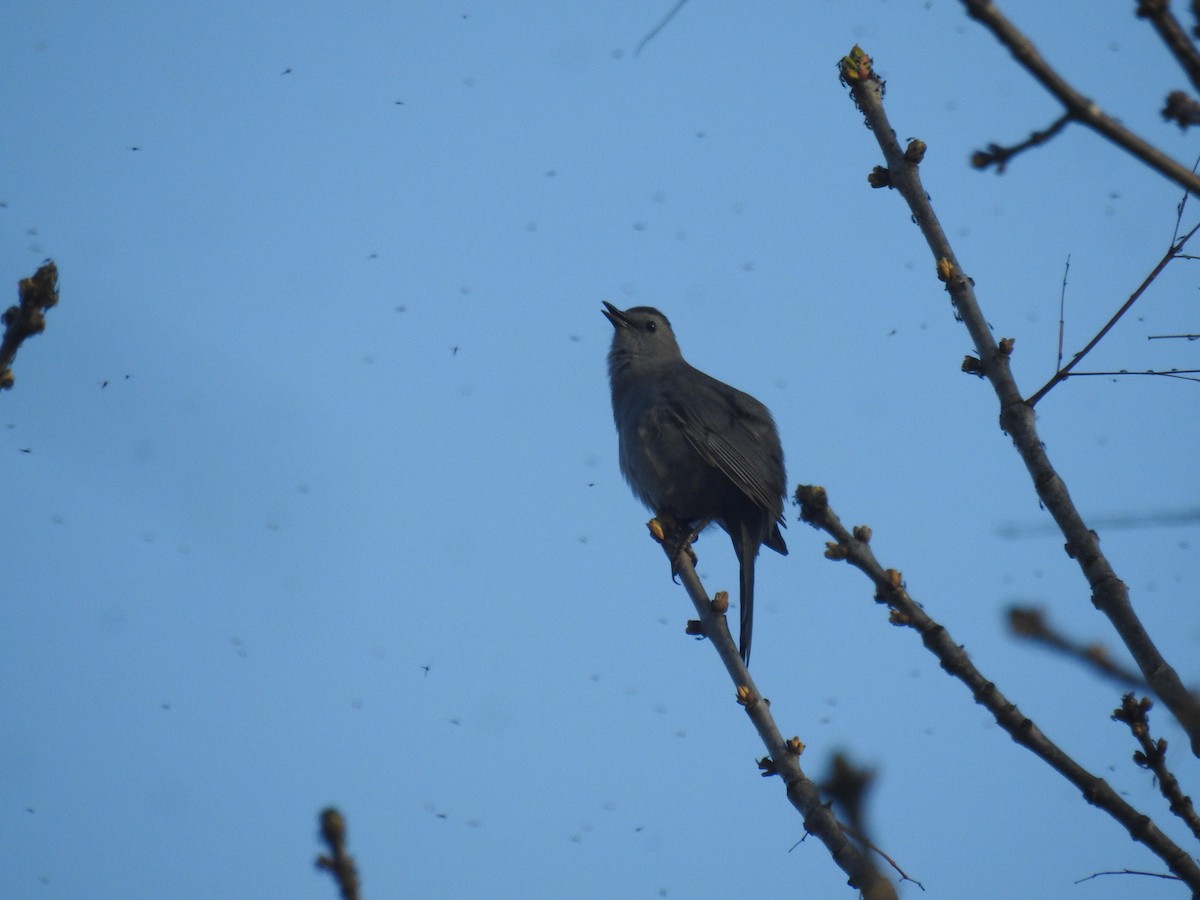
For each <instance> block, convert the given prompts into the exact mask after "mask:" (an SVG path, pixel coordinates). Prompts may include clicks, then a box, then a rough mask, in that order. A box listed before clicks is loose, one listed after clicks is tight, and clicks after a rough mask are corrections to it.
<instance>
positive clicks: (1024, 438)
mask: <svg viewBox="0 0 1200 900" xmlns="http://www.w3.org/2000/svg"><path fill="white" fill-rule="evenodd" d="M841 75H842V80H843V81H844V82H845V83H847V84H848V85H850V88H851V96H852V98H853V99H854V101H855V104H856V105H857V106H858V108H859V109H860V110H862V112H863V115H864V116H865V118H866V121H867V125H868V127H869V128H870V130H871V133H872V134H873V135H874V136H875V139H876V140H877V141H878V142H879V146H880V148H881V149H882V151H883V155H884V159H885V160H886V162H887V168H886V169H885V170H883V173H884V176H883V181H884V183H886V184H888V185H890V186H891V187H894V188H895V189H896V190H897V191H899V193H900V194H901V196H903V198H904V199H905V201H906V202H907V203H908V207H909V209H910V210H911V212H912V216H913V221H915V222H916V223H917V225H918V226H919V227H920V229H921V232H922V234H923V235H924V237H925V240H926V242H927V243H928V245H929V249H930V250H931V251H932V252H933V257H934V259H935V260H936V267H937V272H938V277H939V278H940V279H941V280H942V281H943V282H945V284H946V287H947V290H948V291H949V293H950V298H951V302H952V303H953V304H954V308H955V310H956V312H957V314H958V316H959V317H960V318H961V319H962V321H963V324H964V325H965V326H966V328H967V331H968V332H969V333H970V335H971V338H972V340H973V341H974V343H975V347H976V350H977V352H978V354H979V359H978V361H977V362H978V366H979V367H980V373H981V374H982V375H984V376H985V377H987V379H988V380H989V382H990V383H991V385H992V389H993V390H994V391H995V393H996V398H997V400H998V401H999V405H1000V427H1001V429H1002V430H1003V431H1004V432H1005V433H1006V434H1007V435H1008V436H1009V437H1010V438H1011V439H1012V441H1013V444H1014V445H1015V446H1016V449H1017V452H1018V453H1019V454H1020V455H1021V458H1022V459H1023V460H1024V462H1025V467H1026V468H1027V469H1028V470H1029V474H1030V477H1031V478H1032V480H1033V485H1034V489H1035V490H1036V491H1037V495H1038V498H1039V499H1040V500H1041V501H1042V503H1043V504H1044V506H1045V507H1046V509H1047V510H1048V511H1049V513H1050V515H1051V516H1053V518H1054V521H1055V522H1056V523H1057V524H1058V527H1059V529H1060V530H1061V531H1062V533H1063V536H1064V537H1065V538H1066V551H1067V555H1068V556H1070V557H1071V558H1072V559H1074V560H1076V561H1077V562H1078V564H1079V567H1080V570H1081V571H1082V572H1083V575H1084V577H1085V578H1086V579H1087V582H1088V585H1089V586H1090V588H1091V591H1092V603H1093V604H1094V605H1095V606H1096V608H1097V609H1099V610H1100V611H1101V612H1103V613H1104V614H1105V615H1106V616H1108V618H1109V621H1110V622H1112V624H1113V627H1114V628H1115V629H1116V630H1117V633H1118V634H1119V635H1120V636H1121V640H1122V641H1124V642H1125V646H1126V647H1127V648H1128V649H1129V652H1130V655H1131V656H1132V657H1133V658H1134V660H1135V661H1136V662H1137V664H1138V668H1139V669H1141V672H1142V675H1144V676H1145V678H1146V681H1147V683H1148V684H1149V685H1150V686H1151V688H1152V689H1153V690H1154V693H1156V694H1157V695H1158V696H1159V698H1160V699H1161V700H1162V702H1163V703H1164V704H1165V705H1166V706H1167V708H1168V709H1170V710H1171V713H1172V714H1173V715H1174V716H1175V718H1176V719H1177V720H1178V722H1179V724H1180V726H1181V727H1182V728H1183V729H1184V730H1185V731H1186V732H1187V734H1188V737H1189V738H1190V740H1191V745H1192V752H1193V753H1195V754H1196V755H1197V756H1200V698H1197V697H1196V695H1194V694H1193V693H1191V692H1190V691H1189V690H1188V689H1187V688H1186V687H1184V685H1183V682H1182V681H1181V680H1180V678H1179V675H1178V673H1177V672H1176V671H1175V669H1173V668H1172V667H1171V666H1170V665H1169V664H1168V663H1167V661H1166V660H1165V659H1164V658H1163V656H1162V654H1161V653H1160V652H1159V650H1158V647H1157V646H1156V645H1155V643H1154V641H1153V640H1152V639H1151V638H1150V635H1149V634H1148V633H1147V632H1146V629H1145V628H1144V627H1143V626H1142V623H1141V620H1140V619H1139V618H1138V616H1137V613H1136V612H1135V611H1134V609H1133V605H1132V604H1131V603H1130V600H1129V588H1128V587H1127V586H1126V584H1125V583H1124V582H1123V581H1121V579H1120V578H1118V577H1117V574H1116V572H1115V571H1114V570H1113V567H1112V565H1111V564H1110V563H1109V561H1108V558H1107V557H1106V556H1105V555H1104V553H1103V552H1102V551H1101V550H1100V539H1099V536H1098V535H1097V534H1096V533H1095V532H1094V531H1092V530H1091V529H1090V528H1089V527H1088V526H1087V524H1086V523H1085V522H1084V520H1083V517H1082V516H1081V515H1080V513H1079V510H1078V509H1077V508H1076V507H1075V503H1074V501H1072V500H1071V497H1070V495H1069V494H1068V493H1067V487H1066V484H1065V483H1064V482H1063V480H1062V478H1061V477H1059V475H1058V473H1057V472H1056V471H1055V469H1054V466H1053V465H1052V464H1051V462H1050V457H1049V456H1048V455H1047V453H1046V449H1045V447H1044V445H1043V444H1042V441H1041V438H1040V437H1039V435H1038V431H1037V422H1036V418H1035V416H1034V412H1033V407H1032V406H1030V405H1029V404H1028V403H1026V402H1025V401H1024V400H1023V399H1022V398H1021V392H1020V390H1019V389H1018V387H1017V384H1016V381H1015V380H1014V378H1013V375H1012V370H1011V367H1010V365H1009V354H1011V352H1012V341H1011V340H1010V339H1005V340H1004V341H1001V342H1000V344H999V345H998V344H997V343H996V341H995V339H994V338H993V337H992V333H991V329H990V327H989V326H988V322H987V319H986V317H985V316H984V315H983V312H982V310H981V309H980V307H979V304H978V302H977V300H976V298H975V289H974V285H973V284H972V282H971V279H970V278H969V277H967V275H966V274H965V273H964V272H963V270H962V267H961V266H960V265H959V264H958V260H957V258H956V256H955V254H954V250H953V248H952V247H951V246H950V241H949V239H948V238H947V237H946V234H945V232H944V231H943V229H942V227H941V224H940V223H939V222H938V219H937V215H936V214H935V213H934V210H933V205H932V203H931V202H930V200H929V196H928V194H927V193H926V191H925V188H924V186H923V185H922V184H921V178H920V174H919V172H918V164H919V163H918V162H917V161H916V160H915V159H913V158H910V157H908V156H906V154H905V151H904V150H902V149H901V148H900V144H899V142H898V141H897V140H896V136H895V133H894V132H893V131H892V127H891V125H890V124H889V122H888V119H887V115H886V114H885V113H884V110H883V92H882V88H881V83H880V80H879V77H878V76H877V75H876V74H875V73H874V71H872V67H871V60H870V57H868V56H867V55H866V54H865V53H864V52H863V51H862V50H861V48H859V47H855V48H854V49H853V50H852V51H851V52H850V54H849V55H847V56H846V57H845V58H844V59H843V60H842V67H841ZM911 147H912V145H911V144H910V149H911ZM912 156H913V157H916V156H918V155H917V154H912ZM879 171H880V170H879V169H878V168H877V169H876V172H875V177H876V179H877V180H878V179H879V178H880V176H879V174H878V173H879ZM1190 175H1191V173H1189V176H1190ZM1198 886H1200V885H1198Z"/></svg>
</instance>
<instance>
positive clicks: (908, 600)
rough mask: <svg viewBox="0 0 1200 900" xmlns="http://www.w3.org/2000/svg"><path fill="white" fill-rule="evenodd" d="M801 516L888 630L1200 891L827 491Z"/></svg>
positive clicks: (803, 505)
mask: <svg viewBox="0 0 1200 900" xmlns="http://www.w3.org/2000/svg"><path fill="white" fill-rule="evenodd" d="M796 502H798V503H799V504H800V518H801V520H802V521H805V522H808V523H809V524H810V525H812V526H813V527H814V528H819V529H821V530H822V531H824V532H826V533H827V534H828V535H830V536H831V537H832V538H833V541H832V542H830V543H828V544H826V545H825V547H826V550H825V556H826V558H828V559H833V560H845V561H846V562H847V563H849V564H850V565H852V566H854V568H856V569H858V570H859V571H861V572H862V573H863V574H865V575H866V576H867V577H868V578H870V579H871V581H872V582H873V583H874V585H875V600H876V602H878V603H884V604H887V606H888V607H889V609H890V610H891V615H890V617H889V621H890V622H891V623H892V624H893V625H899V626H904V627H907V628H911V629H912V630H913V631H915V632H916V633H917V634H919V635H920V636H921V641H922V642H923V643H924V644H925V647H926V648H927V649H928V650H929V651H930V652H931V653H933V655H934V656H936V657H937V659H938V662H939V663H940V665H941V667H942V669H944V670H945V671H946V672H947V673H949V674H950V675H951V676H953V677H954V678H957V679H958V680H959V681H961V682H962V683H963V684H964V685H966V686H967V688H969V689H970V691H971V696H972V697H973V698H974V700H975V702H976V703H978V704H979V705H980V706H982V707H984V708H985V709H986V710H987V711H988V712H990V713H991V714H992V717H993V718H994V719H995V720H996V724H997V725H999V726H1000V727H1001V728H1003V729H1004V730H1005V731H1006V732H1008V734H1009V736H1010V737H1011V738H1012V739H1013V740H1014V741H1015V742H1016V743H1018V744H1020V745H1021V746H1022V747H1025V748H1026V749H1027V750H1029V751H1030V752H1032V753H1033V754H1035V755H1036V756H1037V757H1038V758H1040V759H1041V760H1043V761H1044V762H1046V763H1047V764H1048V765H1049V766H1050V767H1051V768H1053V769H1054V770H1055V771H1056V772H1058V773H1059V774H1060V775H1062V776H1063V777H1064V778H1066V779H1067V780H1068V781H1069V782H1071V784H1073V785H1075V787H1077V788H1078V789H1079V791H1080V792H1081V793H1082V794H1083V797H1084V799H1085V800H1086V801H1087V802H1088V803H1090V804H1092V805H1093V806H1096V807H1098V808H1100V809H1102V810H1104V811H1105V812H1107V813H1108V814H1109V815H1110V816H1112V817H1113V818H1114V819H1116V820H1117V821H1118V822H1119V823H1120V824H1121V825H1123V826H1124V827H1125V829H1126V830H1127V831H1128V832H1129V836H1130V837H1132V838H1133V839H1134V840H1135V841H1138V842H1140V843H1142V844H1144V845H1145V846H1146V847H1148V848H1149V849H1150V851H1151V852H1153V853H1154V855H1155V856H1157V857H1158V858H1159V859H1161V860H1162V861H1163V862H1164V863H1165V864H1166V865H1167V867H1168V868H1169V869H1170V870H1171V871H1172V872H1174V873H1176V874H1177V875H1178V876H1179V877H1180V878H1181V879H1182V880H1183V881H1185V882H1187V884H1188V885H1189V886H1190V887H1191V888H1192V890H1193V891H1200V865H1197V863H1196V861H1195V860H1194V859H1192V858H1191V856H1189V855H1188V854H1187V853H1186V852H1185V851H1184V850H1183V849H1182V848H1180V847H1179V846H1178V845H1177V844H1175V843H1174V842H1173V841H1172V840H1171V839H1170V838H1169V837H1167V835H1165V834H1164V833H1163V832H1162V831H1161V830H1159V828H1158V826H1157V825H1155V824H1154V822H1153V821H1152V820H1151V819H1150V818H1149V817H1148V816H1146V815H1144V814H1142V813H1141V812H1139V811H1138V810H1136V809H1134V808H1133V807H1132V806H1131V805H1130V804H1129V803H1127V802H1126V801H1125V800H1124V799H1122V797H1121V796H1120V795H1119V794H1118V793H1117V792H1116V791H1114V790H1113V788H1112V786H1111V785H1109V784H1108V782H1106V781H1105V780H1104V779H1103V778H1101V777H1099V776H1098V775H1093V774H1092V773H1091V772H1089V771H1088V770H1087V769H1085V768H1084V767H1083V766H1081V765H1080V764H1079V763H1077V762H1076V761H1075V760H1074V759H1073V758H1072V757H1070V756H1068V755H1067V754H1066V752H1064V751H1063V750H1062V748H1061V747H1059V746H1058V745H1057V744H1055V743H1054V742H1053V741H1051V740H1050V738H1048V737H1047V736H1046V735H1045V734H1044V733H1043V732H1042V730H1041V729H1040V728H1038V726H1037V725H1036V724H1035V723H1034V722H1033V720H1032V719H1030V718H1028V717H1027V716H1026V715H1025V714H1024V713H1022V712H1021V711H1020V710H1019V709H1018V708H1017V706H1016V704H1015V703H1013V702H1012V701H1011V700H1009V699H1008V698H1007V697H1005V696H1004V694H1003V693H1001V691H1000V689H999V688H998V687H997V686H996V684H995V683H994V682H992V681H991V680H989V679H988V678H986V677H985V676H984V675H983V673H982V672H980V671H979V670H978V669H977V668H976V667H975V664H974V663H973V662H972V661H971V658H970V657H969V656H968V655H967V651H966V650H965V649H963V647H962V645H961V644H959V642H958V641H956V640H955V639H954V637H953V636H952V635H951V634H950V632H949V631H948V630H947V629H946V628H945V626H943V625H942V624H941V623H939V622H936V621H935V620H934V619H933V618H932V617H931V616H930V615H929V614H928V613H927V612H926V611H925V609H924V607H922V605H921V604H919V603H917V602H916V601H915V600H914V599H913V598H912V597H911V596H910V595H909V593H908V588H907V586H906V585H905V583H904V576H903V575H901V574H900V572H898V571H896V570H895V569H884V568H883V566H882V565H881V564H880V563H879V560H877V559H876V558H875V554H874V553H873V552H872V550H871V547H870V545H869V544H868V541H869V540H870V539H871V531H870V529H869V528H867V527H866V526H862V525H860V526H858V527H857V528H855V529H854V532H853V533H851V532H850V531H848V530H847V529H846V527H845V526H844V525H843V524H842V522H841V519H839V518H838V516H837V515H836V513H834V511H833V510H832V509H831V508H830V506H829V498H828V497H827V496H826V493H825V489H824V488H820V487H815V486H812V485H801V486H800V487H799V488H797V489H796Z"/></svg>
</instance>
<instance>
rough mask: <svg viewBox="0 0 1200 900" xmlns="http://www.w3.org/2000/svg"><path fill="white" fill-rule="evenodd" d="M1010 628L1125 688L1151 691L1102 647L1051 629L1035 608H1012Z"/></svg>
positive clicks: (1144, 680)
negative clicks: (1075, 639) (1073, 638)
mask: <svg viewBox="0 0 1200 900" xmlns="http://www.w3.org/2000/svg"><path fill="white" fill-rule="evenodd" d="M1008 627H1009V629H1010V630H1011V631H1012V633H1013V634H1015V635H1016V636H1017V637H1019V638H1024V639H1025V640H1028V641H1032V642H1034V643H1038V644H1042V645H1043V646H1046V647H1049V648H1051V649H1052V650H1057V651H1058V652H1059V653H1062V654H1063V655H1064V656H1069V657H1070V658H1071V659H1075V660H1078V661H1079V662H1081V663H1083V664H1084V665H1085V666H1087V667H1089V668H1092V669H1095V670H1096V671H1097V672H1099V673H1100V674H1101V675H1103V676H1105V677H1106V678H1111V679H1113V680H1114V681H1117V682H1119V683H1120V684H1122V685H1124V686H1125V687H1133V688H1137V689H1138V690H1140V691H1145V690H1148V689H1149V688H1147V686H1146V679H1144V678H1143V677H1142V676H1141V675H1140V674H1139V673H1137V672H1133V671H1131V670H1129V669H1127V668H1126V667H1125V666H1122V665H1121V664H1120V663H1117V662H1115V661H1114V660H1113V658H1112V656H1111V655H1110V654H1109V652H1108V649H1107V648H1106V647H1105V646H1104V645H1103V644H1083V643H1080V642H1079V641H1074V640H1071V638H1069V637H1067V636H1066V635H1065V634H1063V633H1062V632H1061V631H1059V630H1058V629H1056V628H1052V627H1051V625H1050V623H1049V622H1048V621H1047V620H1046V613H1045V612H1043V611H1042V610H1040V609H1037V608H1035V607H1032V606H1010V607H1009V609H1008Z"/></svg>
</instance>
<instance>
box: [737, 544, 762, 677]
mask: <svg viewBox="0 0 1200 900" xmlns="http://www.w3.org/2000/svg"><path fill="white" fill-rule="evenodd" d="M733 549H734V552H736V553H737V558H738V566H739V567H740V568H741V596H740V598H739V602H740V605H741V617H742V633H741V636H740V637H739V638H738V650H739V652H740V653H741V654H742V662H744V663H745V664H746V666H747V667H749V665H750V638H751V636H752V633H753V631H754V561H755V557H757V556H758V542H757V541H755V540H754V539H753V538H752V537H751V536H749V535H746V534H743V535H742V536H741V540H740V541H734V542H733Z"/></svg>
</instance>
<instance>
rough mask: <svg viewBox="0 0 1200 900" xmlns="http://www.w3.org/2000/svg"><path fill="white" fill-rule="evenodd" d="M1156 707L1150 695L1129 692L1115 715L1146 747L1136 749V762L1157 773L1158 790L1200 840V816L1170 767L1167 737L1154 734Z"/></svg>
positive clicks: (1141, 744) (1139, 744) (1114, 712)
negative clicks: (1152, 713) (1152, 723)
mask: <svg viewBox="0 0 1200 900" xmlns="http://www.w3.org/2000/svg"><path fill="white" fill-rule="evenodd" d="M1153 706H1154V704H1153V703H1151V702H1150V700H1149V698H1147V697H1143V698H1142V699H1141V700H1137V699H1135V698H1134V696H1133V694H1126V695H1125V696H1124V697H1122V698H1121V705H1120V706H1119V707H1117V708H1116V709H1115V710H1114V711H1113V715H1112V717H1113V719H1115V720H1116V721H1118V722H1124V723H1125V724H1126V725H1128V726H1129V731H1130V732H1131V733H1132V734H1133V737H1134V739H1135V740H1136V741H1137V742H1138V746H1140V747H1141V748H1142V749H1141V750H1137V751H1135V752H1134V754H1133V761H1134V763H1135V764H1136V765H1138V766H1141V767H1142V768H1143V769H1149V770H1150V771H1151V772H1153V773H1154V777H1155V779H1157V781H1158V790H1159V792H1160V793H1161V794H1162V795H1163V798H1164V799H1165V800H1166V801H1167V803H1168V804H1169V805H1170V810H1171V812H1172V813H1174V814H1175V815H1176V816H1178V817H1179V819H1180V820H1181V821H1182V822H1183V823H1184V824H1185V825H1187V827H1188V830H1189V831H1191V832H1192V834H1193V836H1195V838H1196V839H1197V840H1200V816H1197V815H1196V807H1194V806H1193V805H1192V798H1191V797H1188V796H1187V795H1186V794H1184V793H1183V790H1182V788H1180V787H1179V779H1177V778H1176V777H1175V773H1173V772H1172V771H1171V770H1170V769H1168V768H1167V739H1166V738H1159V739H1158V740H1157V741H1156V740H1154V738H1152V737H1151V736H1150V710H1151V709H1152V708H1153Z"/></svg>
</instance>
